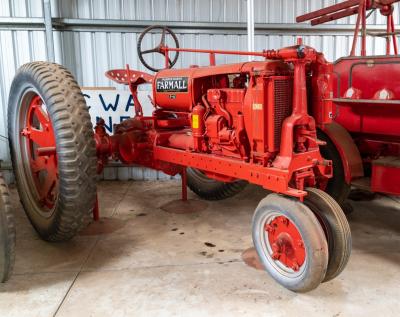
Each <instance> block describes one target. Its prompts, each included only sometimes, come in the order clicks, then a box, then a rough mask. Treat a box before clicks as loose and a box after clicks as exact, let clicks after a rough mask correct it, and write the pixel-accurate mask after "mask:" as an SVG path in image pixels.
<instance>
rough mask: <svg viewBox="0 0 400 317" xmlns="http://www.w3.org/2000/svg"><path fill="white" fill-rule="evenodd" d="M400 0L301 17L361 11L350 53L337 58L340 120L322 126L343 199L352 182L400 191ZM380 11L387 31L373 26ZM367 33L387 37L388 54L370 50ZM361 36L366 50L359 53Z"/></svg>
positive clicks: (357, 1)
mask: <svg viewBox="0 0 400 317" xmlns="http://www.w3.org/2000/svg"><path fill="white" fill-rule="evenodd" d="M396 2H399V1H398V0H375V1H373V0H351V1H344V2H342V3H338V4H336V5H333V6H331V7H328V8H324V9H321V10H318V11H315V12H311V13H308V14H305V15H303V16H300V17H298V18H297V22H303V21H308V20H311V24H312V25H318V24H321V23H325V22H329V21H333V20H337V19H340V18H344V17H348V16H351V15H354V14H357V23H356V28H355V32H354V37H353V45H352V49H351V53H350V56H348V57H343V58H340V59H339V60H337V61H336V62H335V63H334V68H333V70H334V72H333V98H332V99H331V100H332V101H333V102H334V110H333V113H334V118H335V122H334V123H331V124H329V125H325V126H323V127H321V130H320V131H319V133H318V137H319V139H321V140H323V141H325V142H326V143H327V145H326V146H324V147H321V153H322V155H323V157H325V158H327V159H330V160H332V162H333V167H334V173H333V177H332V178H331V179H330V180H329V181H328V185H327V188H326V190H327V192H328V193H329V194H330V195H331V196H333V197H334V198H335V199H336V200H337V201H338V202H339V203H340V204H343V202H344V200H345V199H346V198H347V196H348V194H349V190H350V185H354V186H357V187H360V188H362V189H368V190H371V191H373V192H380V193H386V194H392V195H400V85H399V81H400V57H399V55H398V48H397V35H398V34H399V33H398V32H396V30H395V27H394V21H393V9H394V8H393V6H394V3H396ZM374 11H377V12H379V13H380V14H382V15H383V16H385V17H386V20H387V28H386V31H385V32H367V23H366V22H367V18H368V17H369V16H370V15H371V13H373V12H374ZM360 29H361V30H360ZM360 32H361V36H359V34H360ZM367 35H370V36H375V37H383V38H384V39H385V41H386V47H385V49H386V55H381V56H368V55H367V45H366V41H367V40H366V37H367ZM359 41H361V52H360V53H361V54H360V56H356V53H357V52H356V51H357V43H358V42H359ZM392 47H393V51H392V50H391V48H392ZM391 52H393V54H394V55H391Z"/></svg>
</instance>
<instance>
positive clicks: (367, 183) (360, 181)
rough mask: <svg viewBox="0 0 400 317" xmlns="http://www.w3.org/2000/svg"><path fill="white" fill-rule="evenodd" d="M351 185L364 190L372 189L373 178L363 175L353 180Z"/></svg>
mask: <svg viewBox="0 0 400 317" xmlns="http://www.w3.org/2000/svg"><path fill="white" fill-rule="evenodd" d="M351 185H352V186H354V187H357V188H359V189H362V190H368V191H369V190H371V178H370V177H361V178H357V179H355V180H353V181H352V182H351Z"/></svg>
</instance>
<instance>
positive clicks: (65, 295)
mask: <svg viewBox="0 0 400 317" xmlns="http://www.w3.org/2000/svg"><path fill="white" fill-rule="evenodd" d="M98 242H99V238H98V239H97V240H96V241H95V243H94V244H93V247H92V249H91V250H90V252H89V254H88V256H87V257H86V259H85V261H83V263H82V265H81V267H80V268H79V271H78V272H77V274H76V275H75V278H74V279H73V281H72V283H71V285H70V286H69V287H68V290H67V291H66V293H65V294H64V296H63V298H62V300H61V302H60V304H59V305H58V307H57V309H56V311H55V312H54V314H53V317H56V316H57V314H58V312H59V311H60V309H61V306H62V305H63V304H64V302H65V300H66V298H67V296H68V294H69V293H70V291H71V289H72V287H73V286H74V285H75V282H76V280H77V279H78V277H79V275H80V274H81V272H82V270H83V268H84V266H85V264H86V263H87V262H88V261H89V259H90V257H91V256H92V254H93V252H94V250H95V248H96V246H97V243H98Z"/></svg>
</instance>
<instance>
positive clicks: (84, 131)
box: [8, 62, 97, 241]
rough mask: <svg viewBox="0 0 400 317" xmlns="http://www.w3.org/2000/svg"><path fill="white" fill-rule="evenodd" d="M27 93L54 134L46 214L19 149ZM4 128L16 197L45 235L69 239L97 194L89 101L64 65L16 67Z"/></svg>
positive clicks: (87, 215) (84, 220)
mask: <svg viewBox="0 0 400 317" xmlns="http://www.w3.org/2000/svg"><path fill="white" fill-rule="evenodd" d="M27 94H37V95H39V96H40V97H41V99H42V100H43V102H44V103H45V105H46V107H47V112H48V115H49V119H50V121H51V123H52V126H53V130H54V135H55V142H56V153H57V160H58V162H57V164H58V166H57V167H58V180H59V182H58V183H59V185H58V195H57V198H56V201H55V205H54V207H53V209H52V211H51V213H49V214H46V215H44V214H43V212H42V209H41V208H42V207H40V205H39V204H38V199H37V192H36V189H35V187H34V186H30V184H31V183H30V182H29V177H30V176H29V175H30V174H29V172H27V168H26V167H25V166H26V165H27V164H28V163H27V162H26V158H25V160H24V158H23V154H21V153H22V150H21V149H22V144H23V143H22V141H21V135H20V131H22V126H21V125H22V124H23V123H21V121H22V119H21V118H23V116H26V114H24V111H26V107H27V106H26V104H27V103H28V101H26V98H28V99H29V95H27ZM27 96H28V97H27ZM21 116H22V117H21ZM8 134H9V143H10V149H11V158H12V163H13V168H14V173H15V178H16V184H17V188H18V192H19V197H20V200H21V202H22V205H23V207H24V209H25V212H26V214H27V216H28V218H29V220H30V221H31V223H32V225H33V226H34V228H35V229H36V231H37V232H38V234H39V235H40V236H41V237H42V238H43V239H44V240H47V241H65V240H69V239H71V238H72V237H74V236H75V235H76V234H77V232H79V231H80V230H81V229H83V228H84V227H85V226H86V225H87V224H88V223H89V222H90V220H91V213H92V210H93V207H94V205H95V199H96V164H97V158H96V146H95V140H94V134H93V127H92V123H91V121H90V115H89V111H88V107H87V106H86V102H85V99H84V97H83V94H82V92H81V90H80V88H79V86H78V84H77V82H76V81H75V79H74V77H73V76H72V74H71V73H70V72H69V71H68V70H67V69H66V68H64V67H63V66H61V65H58V64H55V63H48V62H33V63H28V64H25V65H23V66H22V67H21V68H20V69H19V70H18V72H17V74H16V76H15V78H14V80H13V83H12V85H11V90H10V97H9V103H8Z"/></svg>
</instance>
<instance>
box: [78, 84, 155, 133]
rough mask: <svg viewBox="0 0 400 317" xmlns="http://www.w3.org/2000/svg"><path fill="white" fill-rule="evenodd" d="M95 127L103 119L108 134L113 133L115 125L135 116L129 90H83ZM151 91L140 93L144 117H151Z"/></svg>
mask: <svg viewBox="0 0 400 317" xmlns="http://www.w3.org/2000/svg"><path fill="white" fill-rule="evenodd" d="M82 92H83V95H84V96H85V100H86V104H87V105H88V107H89V113H90V116H91V118H92V124H93V126H95V125H96V122H97V120H98V119H99V118H103V119H104V121H105V124H106V129H107V132H108V133H113V132H114V131H113V125H114V124H118V123H120V122H121V121H123V120H125V119H127V118H131V117H134V116H135V105H134V102H133V98H132V95H131V93H130V92H129V91H128V90H116V89H104V88H103V89H101V88H99V89H93V88H90V89H89V88H87V89H85V88H82ZM149 95H150V96H152V92H151V91H139V92H138V98H139V101H140V103H141V105H142V107H143V113H144V115H151V113H152V111H153V109H154V108H153V105H152V104H151V102H150V99H149Z"/></svg>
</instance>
